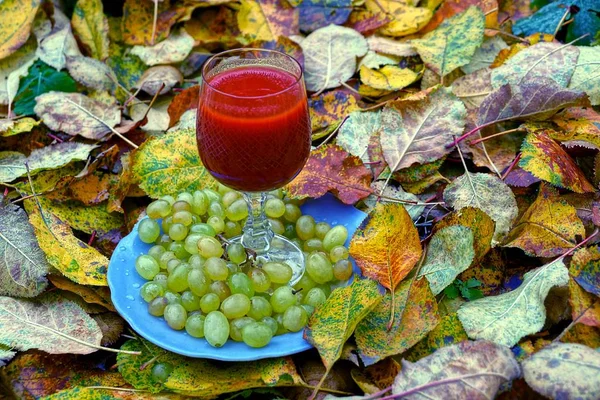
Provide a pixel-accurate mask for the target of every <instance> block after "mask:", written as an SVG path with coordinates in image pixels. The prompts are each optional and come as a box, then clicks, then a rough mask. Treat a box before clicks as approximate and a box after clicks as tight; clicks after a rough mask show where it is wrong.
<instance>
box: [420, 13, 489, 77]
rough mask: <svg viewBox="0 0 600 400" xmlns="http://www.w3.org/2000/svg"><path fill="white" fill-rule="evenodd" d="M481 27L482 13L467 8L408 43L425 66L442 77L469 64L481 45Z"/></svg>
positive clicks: (483, 21)
mask: <svg viewBox="0 0 600 400" xmlns="http://www.w3.org/2000/svg"><path fill="white" fill-rule="evenodd" d="M484 25H485V16H484V15H483V12H482V11H481V10H480V9H479V8H477V7H474V6H471V7H469V8H468V9H467V10H465V11H464V12H462V13H460V14H456V15H454V16H453V17H451V18H448V19H446V20H445V21H444V22H442V23H441V24H440V25H439V26H438V27H437V28H436V29H435V30H433V31H431V32H429V33H427V34H425V36H423V37H422V38H421V39H416V40H413V41H412V42H411V43H412V45H413V46H414V47H415V48H416V49H417V52H418V53H419V55H420V56H421V58H422V59H423V61H425V64H426V65H427V66H428V67H429V68H431V69H432V70H433V71H434V72H435V73H436V74H438V75H441V76H442V77H443V76H446V75H448V74H449V73H450V72H452V71H454V70H455V69H456V68H458V67H462V66H463V65H467V64H468V63H469V62H470V61H471V58H472V57H473V54H475V50H477V48H478V47H479V46H480V45H481V43H482V42H483V30H484Z"/></svg>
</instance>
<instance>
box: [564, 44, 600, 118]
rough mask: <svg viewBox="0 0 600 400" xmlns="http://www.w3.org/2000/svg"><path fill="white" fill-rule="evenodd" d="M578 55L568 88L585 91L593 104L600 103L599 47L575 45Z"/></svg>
mask: <svg viewBox="0 0 600 400" xmlns="http://www.w3.org/2000/svg"><path fill="white" fill-rule="evenodd" d="M577 48H578V49H579V57H578V58H577V65H576V66H575V71H574V72H573V75H572V77H571V81H570V82H569V86H568V88H569V89H571V90H580V91H583V92H586V93H587V95H588V96H589V98H590V103H591V104H592V105H593V106H597V105H599V104H600V61H599V60H600V48H598V47H587V46H581V47H577Z"/></svg>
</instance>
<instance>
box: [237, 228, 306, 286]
mask: <svg viewBox="0 0 600 400" xmlns="http://www.w3.org/2000/svg"><path fill="white" fill-rule="evenodd" d="M241 240H242V236H236V237H234V238H231V239H229V241H230V242H232V243H240V242H241ZM256 258H257V261H258V263H259V264H264V263H267V262H282V263H286V264H287V265H289V266H290V267H291V268H292V279H290V283H289V284H290V286H294V285H295V284H296V283H298V281H299V280H300V278H302V275H304V270H305V269H306V268H305V263H304V261H305V260H304V253H303V252H302V250H300V248H299V247H298V246H296V245H295V244H294V243H293V242H292V241H290V240H289V239H287V238H286V237H284V236H281V235H275V236H274V237H273V240H272V241H271V245H270V246H269V247H268V249H267V250H266V251H262V252H257V257H256Z"/></svg>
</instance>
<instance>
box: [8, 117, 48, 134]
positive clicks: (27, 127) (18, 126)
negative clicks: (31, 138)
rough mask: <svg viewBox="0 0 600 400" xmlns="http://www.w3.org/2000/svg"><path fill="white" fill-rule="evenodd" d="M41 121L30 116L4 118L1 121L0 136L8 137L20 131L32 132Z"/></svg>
mask: <svg viewBox="0 0 600 400" xmlns="http://www.w3.org/2000/svg"><path fill="white" fill-rule="evenodd" d="M41 122H42V121H36V120H35V119H33V118H29V117H26V118H21V119H16V120H10V119H6V120H2V121H0V136H4V137H7V136H13V135H18V134H19V133H25V132H31V130H32V129H33V128H34V127H36V126H38V125H39V124H40V123H41Z"/></svg>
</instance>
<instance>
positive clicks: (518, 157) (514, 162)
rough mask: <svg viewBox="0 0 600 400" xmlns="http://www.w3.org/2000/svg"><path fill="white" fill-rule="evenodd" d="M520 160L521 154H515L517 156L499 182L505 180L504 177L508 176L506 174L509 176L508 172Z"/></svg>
mask: <svg viewBox="0 0 600 400" xmlns="http://www.w3.org/2000/svg"><path fill="white" fill-rule="evenodd" d="M520 159H521V153H519V154H517V156H516V157H515V159H514V160H513V162H512V163H510V165H509V166H508V168H507V169H506V172H504V174H503V175H502V177H501V178H500V179H501V180H505V179H506V177H507V176H508V174H510V172H511V171H512V170H513V169H514V168H515V166H516V165H517V163H518V162H519V160H520Z"/></svg>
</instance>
